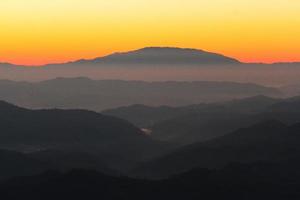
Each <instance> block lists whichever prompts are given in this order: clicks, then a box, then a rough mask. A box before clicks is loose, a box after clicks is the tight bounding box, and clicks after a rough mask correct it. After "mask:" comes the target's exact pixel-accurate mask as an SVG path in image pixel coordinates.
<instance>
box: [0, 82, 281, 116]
mask: <svg viewBox="0 0 300 200" xmlns="http://www.w3.org/2000/svg"><path fill="white" fill-rule="evenodd" d="M0 91H1V93H0V99H1V100H4V101H7V102H11V103H13V104H16V105H19V106H22V107H27V108H66V109H72V108H76V109H77V108H82V109H88V110H94V111H102V110H104V109H110V108H115V107H120V106H129V105H132V104H145V105H149V106H159V105H170V106H181V105H190V104H198V103H201V102H215V101H222V100H231V99H233V98H242V97H249V96H254V95H269V96H274V95H275V96H277V95H280V91H279V90H278V89H276V88H272V87H266V86H261V85H257V84H251V83H234V82H218V81H215V82H213V81H193V82H185V81H164V82H147V81H123V80H92V79H89V78H84V77H79V78H55V79H51V80H46V81H41V82H17V81H7V80H0Z"/></svg>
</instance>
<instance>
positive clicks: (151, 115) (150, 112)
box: [102, 95, 281, 128]
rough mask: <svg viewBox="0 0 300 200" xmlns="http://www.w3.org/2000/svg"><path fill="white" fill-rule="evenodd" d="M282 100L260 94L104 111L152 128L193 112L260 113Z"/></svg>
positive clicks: (134, 106) (133, 106) (140, 125)
mask: <svg viewBox="0 0 300 200" xmlns="http://www.w3.org/2000/svg"><path fill="white" fill-rule="evenodd" d="M280 101H281V99H275V98H271V97H267V96H262V95H260V96H253V97H249V98H244V99H236V100H231V101H226V102H221V103H207V104H204V103H202V104H195V105H189V106H181V107H170V106H160V107H151V106H146V105H139V104H137V105H132V106H127V107H119V108H114V109H109V110H104V111H103V112H102V113H104V114H107V115H111V116H115V117H119V118H122V119H126V120H128V121H130V122H131V123H133V124H135V125H136V126H139V127H142V128H146V127H147V128H150V127H151V126H153V125H155V124H159V123H161V122H165V121H168V120H172V119H176V118H178V117H179V118H180V117H181V116H187V115H189V114H193V113H200V114H201V113H204V114H205V113H207V114H208V113H212V114H213V113H220V112H232V113H233V112H234V113H247V114H250V113H259V112H263V111H266V110H267V108H268V107H270V106H271V105H273V104H275V103H278V102H280Z"/></svg>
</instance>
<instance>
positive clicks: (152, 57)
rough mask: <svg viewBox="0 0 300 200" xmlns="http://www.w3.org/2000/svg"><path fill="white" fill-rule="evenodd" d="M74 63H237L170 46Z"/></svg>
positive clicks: (193, 50)
mask: <svg viewBox="0 0 300 200" xmlns="http://www.w3.org/2000/svg"><path fill="white" fill-rule="evenodd" d="M73 63H75V64H112V65H113V64H133V65H138V64H141V65H144V64H153V65H168V64H169V65H179V64H180V65H185V64H186V65H202V64H239V63H240V62H239V61H238V60H236V59H234V58H229V57H226V56H223V55H221V54H217V53H211V52H206V51H203V50H197V49H183V48H172V47H146V48H143V49H138V50H134V51H129V52H125V53H114V54H111V55H108V56H104V57H99V58H96V59H91V60H80V61H75V62H73Z"/></svg>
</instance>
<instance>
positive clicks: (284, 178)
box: [0, 162, 300, 200]
mask: <svg viewBox="0 0 300 200" xmlns="http://www.w3.org/2000/svg"><path fill="white" fill-rule="evenodd" d="M298 167H299V163H298V164H297V163H293V165H292V166H288V165H281V164H270V163H263V162H259V163H253V164H248V165H241V164H232V165H229V166H227V167H226V168H224V169H222V170H207V169H194V170H192V171H190V172H187V173H185V174H181V175H177V176H176V177H173V178H170V179H167V180H160V181H147V180H137V179H130V178H125V177H111V176H107V175H103V174H100V173H97V172H94V171H83V170H73V171H71V172H68V173H59V172H56V171H49V172H47V173H44V174H42V175H39V176H33V177H21V178H15V179H13V180H10V181H7V182H3V183H2V184H0V193H1V197H2V198H5V199H33V200H35V199H45V200H48V199H49V200H50V199H57V200H65V199H74V200H75V199H111V200H121V199H132V200H137V199H143V200H148V199H149V200H150V199H158V200H160V199H162V200H163V199H175V200H177V199H178V200H179V199H180V200H181V199H191V200H193V199H213V200H214V199H224V200H225V199H232V200H241V199H242V200H251V199H257V200H265V199H273V200H283V199H284V200H286V199H293V200H294V199H299V198H300V192H299V190H298V189H299V186H300V182H299V180H300V179H299V178H300V176H299V175H300V174H299V171H298V170H297V169H298Z"/></svg>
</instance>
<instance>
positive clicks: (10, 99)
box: [0, 77, 300, 199]
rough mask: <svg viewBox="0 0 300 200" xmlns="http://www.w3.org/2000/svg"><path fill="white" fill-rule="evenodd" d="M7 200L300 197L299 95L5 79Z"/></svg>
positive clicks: (261, 89) (1, 111) (225, 85)
mask: <svg viewBox="0 0 300 200" xmlns="http://www.w3.org/2000/svg"><path fill="white" fill-rule="evenodd" d="M0 90H1V92H0V96H1V99H2V101H1V102H0V119H1V131H0V147H1V150H0V161H1V166H0V193H1V196H3V197H4V198H5V199H20V198H30V199H55V198H56V199H69V198H71V199H83V198H87V197H88V198H89V199H201V198H205V199H227V198H230V199H269V198H271V199H299V197H300V192H299V186H300V173H299V170H298V169H299V167H300V135H299V133H300V132H299V131H300V120H299V119H300V97H298V96H292V95H290V93H289V91H287V89H286V88H284V87H267V86H262V85H258V84H250V83H234V82H225V81H224V82H217V81H215V82H209V81H206V82H205V81H194V82H180V81H168V82H145V81H119V80H101V81H100V80H99V81H98V80H92V79H88V78H83V77H81V78H56V79H52V80H46V81H41V82H24V81H23V82H17V81H8V80H2V81H0Z"/></svg>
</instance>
